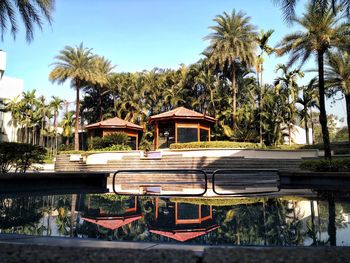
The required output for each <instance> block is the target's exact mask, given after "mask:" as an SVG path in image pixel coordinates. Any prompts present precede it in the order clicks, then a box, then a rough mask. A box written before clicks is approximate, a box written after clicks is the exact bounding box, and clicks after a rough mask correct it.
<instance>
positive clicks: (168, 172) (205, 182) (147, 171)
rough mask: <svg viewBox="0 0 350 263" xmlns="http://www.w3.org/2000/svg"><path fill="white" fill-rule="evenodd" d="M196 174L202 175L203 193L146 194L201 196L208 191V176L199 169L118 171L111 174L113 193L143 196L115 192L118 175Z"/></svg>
mask: <svg viewBox="0 0 350 263" xmlns="http://www.w3.org/2000/svg"><path fill="white" fill-rule="evenodd" d="M181 172H182V173H198V174H203V175H204V180H205V181H204V191H203V192H202V193H199V194H166V195H161V194H160V195H157V194H148V196H170V197H174V196H176V197H177V196H179V197H182V196H203V195H205V194H206V192H207V190H208V176H207V173H206V172H205V171H204V170H201V169H144V170H141V169H137V170H132V169H131V170H118V171H116V172H115V173H114V174H113V192H114V193H115V194H117V195H134V196H144V195H145V194H132V193H130V194H128V193H120V192H118V191H116V189H115V181H116V177H117V175H118V174H121V173H140V174H143V173H147V174H150V173H158V174H159V173H160V174H162V173H164V174H171V173H181Z"/></svg>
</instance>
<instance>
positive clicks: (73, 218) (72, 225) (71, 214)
mask: <svg viewBox="0 0 350 263" xmlns="http://www.w3.org/2000/svg"><path fill="white" fill-rule="evenodd" d="M76 202H77V195H76V194H72V203H71V209H70V237H74V220H75V217H74V213H75V207H76Z"/></svg>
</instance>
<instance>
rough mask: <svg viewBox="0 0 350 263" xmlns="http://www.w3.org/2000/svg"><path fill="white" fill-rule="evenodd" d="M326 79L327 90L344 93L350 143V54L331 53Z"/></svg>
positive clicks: (341, 51)
mask: <svg viewBox="0 0 350 263" xmlns="http://www.w3.org/2000/svg"><path fill="white" fill-rule="evenodd" d="M325 79H326V86H327V88H330V89H332V91H333V92H338V91H340V92H342V93H343V94H344V96H345V101H346V115H347V124H348V134H349V136H348V137H349V143H350V54H349V52H348V51H345V50H338V51H337V52H333V53H330V54H329V55H328V59H327V60H326V68H325Z"/></svg>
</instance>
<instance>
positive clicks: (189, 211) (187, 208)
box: [177, 203, 199, 220]
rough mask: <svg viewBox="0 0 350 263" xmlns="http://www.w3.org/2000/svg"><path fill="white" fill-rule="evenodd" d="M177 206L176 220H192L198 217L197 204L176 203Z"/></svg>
mask: <svg viewBox="0 0 350 263" xmlns="http://www.w3.org/2000/svg"><path fill="white" fill-rule="evenodd" d="M177 208H178V211H177V219H178V220H193V219H198V218H199V209H198V208H199V207H198V205H194V204H186V203H181V204H177Z"/></svg>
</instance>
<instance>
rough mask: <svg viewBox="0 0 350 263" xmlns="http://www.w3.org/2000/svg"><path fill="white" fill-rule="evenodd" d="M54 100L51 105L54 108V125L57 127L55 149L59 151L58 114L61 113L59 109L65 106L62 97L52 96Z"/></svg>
mask: <svg viewBox="0 0 350 263" xmlns="http://www.w3.org/2000/svg"><path fill="white" fill-rule="evenodd" d="M51 98H52V101H51V102H50V107H51V109H52V110H53V125H54V128H55V150H56V153H57V148H58V138H57V126H58V121H57V119H58V114H59V110H61V109H62V106H63V100H62V99H60V98H59V97H57V96H52V97H51Z"/></svg>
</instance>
